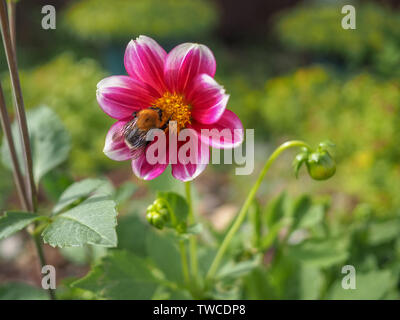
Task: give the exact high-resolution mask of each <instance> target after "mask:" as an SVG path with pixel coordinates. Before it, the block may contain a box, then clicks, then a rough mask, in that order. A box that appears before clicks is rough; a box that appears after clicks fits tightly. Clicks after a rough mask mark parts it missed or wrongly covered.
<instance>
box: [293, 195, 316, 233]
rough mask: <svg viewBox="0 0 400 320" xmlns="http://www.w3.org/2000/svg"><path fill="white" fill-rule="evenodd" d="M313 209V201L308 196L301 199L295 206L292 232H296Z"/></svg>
mask: <svg viewBox="0 0 400 320" xmlns="http://www.w3.org/2000/svg"><path fill="white" fill-rule="evenodd" d="M310 207H311V199H310V197H308V196H301V197H299V198H298V199H297V200H296V202H295V203H294V206H293V211H292V215H291V216H292V217H293V223H292V225H291V227H290V231H294V230H296V229H297V228H298V227H299V225H300V223H301V221H302V219H303V218H304V216H305V215H306V214H307V212H308V210H309V209H310Z"/></svg>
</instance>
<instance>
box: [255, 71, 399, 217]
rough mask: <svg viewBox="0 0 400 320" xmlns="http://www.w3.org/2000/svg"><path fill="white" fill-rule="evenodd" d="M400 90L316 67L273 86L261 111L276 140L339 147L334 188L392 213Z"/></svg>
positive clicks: (396, 195)
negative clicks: (321, 142) (327, 143)
mask: <svg viewBox="0 0 400 320" xmlns="http://www.w3.org/2000/svg"><path fill="white" fill-rule="evenodd" d="M399 86H400V83H399V82H398V81H394V80H388V81H379V80H377V79H375V78H374V77H372V76H370V75H368V74H360V75H357V76H353V77H350V78H349V79H341V78H340V77H338V76H337V75H335V74H334V73H330V72H328V71H327V70H325V69H324V68H322V67H319V66H314V67H309V68H303V69H299V70H298V71H296V72H294V73H293V74H289V75H286V76H281V77H277V78H274V79H271V80H270V81H268V82H267V84H266V87H265V96H264V98H263V99H262V100H261V101H260V104H259V106H260V108H261V114H262V116H263V118H264V121H265V124H266V128H267V130H268V131H269V132H270V133H271V134H272V135H273V136H274V137H275V138H278V137H282V136H284V137H287V138H300V139H304V140H305V141H308V142H309V143H311V144H316V143H317V142H318V141H319V140H320V139H324V138H327V139H330V140H332V141H335V144H336V145H337V149H336V157H337V162H338V170H337V175H336V177H335V185H334V186H332V188H334V189H335V190H337V191H339V190H340V191H344V192H348V193H349V194H354V195H355V196H356V197H358V198H359V199H362V200H368V202H369V203H371V204H372V205H378V206H379V207H380V208H382V209H385V210H388V209H392V208H398V207H399V206H400V196H399V190H400V166H399V162H398V159H399V158H400V151H399V148H398V146H397V141H399V139H400V127H399V123H400V112H399V111H400V91H399ZM349 177H351V178H349Z"/></svg>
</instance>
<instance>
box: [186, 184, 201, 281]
mask: <svg viewBox="0 0 400 320" xmlns="http://www.w3.org/2000/svg"><path fill="white" fill-rule="evenodd" d="M185 192H186V201H187V203H188V205H189V216H188V223H189V225H193V224H194V223H195V218H194V213H193V204H192V193H191V185H190V181H187V182H185ZM189 253H190V267H191V273H192V277H193V279H196V278H197V275H198V261H197V240H196V236H195V235H193V236H191V237H190V239H189Z"/></svg>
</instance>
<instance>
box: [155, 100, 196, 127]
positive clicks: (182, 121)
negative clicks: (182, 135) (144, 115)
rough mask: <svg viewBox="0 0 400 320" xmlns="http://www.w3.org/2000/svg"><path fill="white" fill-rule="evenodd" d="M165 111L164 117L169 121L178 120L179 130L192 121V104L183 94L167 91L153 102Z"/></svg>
mask: <svg viewBox="0 0 400 320" xmlns="http://www.w3.org/2000/svg"><path fill="white" fill-rule="evenodd" d="M153 106H154V107H156V108H160V109H161V110H162V112H163V118H164V119H166V120H169V121H176V125H177V129H178V131H179V130H181V129H183V128H185V127H186V125H188V124H190V123H191V119H192V118H191V111H190V110H191V108H192V107H191V106H190V105H189V104H188V103H187V102H186V101H185V99H184V98H183V96H182V95H179V94H176V93H170V92H166V93H164V95H163V96H162V97H161V98H159V99H157V100H156V102H155V103H154V104H153Z"/></svg>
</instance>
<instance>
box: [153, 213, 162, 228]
mask: <svg viewBox="0 0 400 320" xmlns="http://www.w3.org/2000/svg"><path fill="white" fill-rule="evenodd" d="M164 223H165V221H164V218H163V217H162V216H161V214H159V213H157V212H154V213H153V218H152V221H151V224H152V225H153V226H155V227H156V228H157V229H160V230H161V229H162V228H163V227H164Z"/></svg>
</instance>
